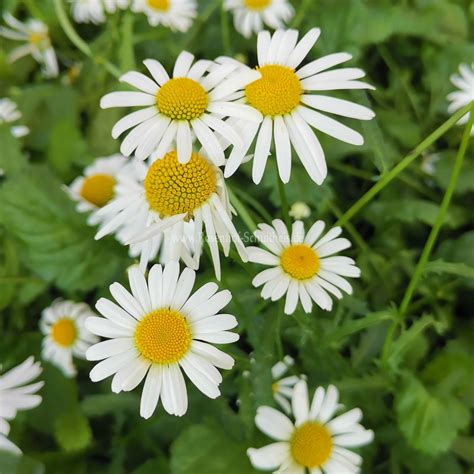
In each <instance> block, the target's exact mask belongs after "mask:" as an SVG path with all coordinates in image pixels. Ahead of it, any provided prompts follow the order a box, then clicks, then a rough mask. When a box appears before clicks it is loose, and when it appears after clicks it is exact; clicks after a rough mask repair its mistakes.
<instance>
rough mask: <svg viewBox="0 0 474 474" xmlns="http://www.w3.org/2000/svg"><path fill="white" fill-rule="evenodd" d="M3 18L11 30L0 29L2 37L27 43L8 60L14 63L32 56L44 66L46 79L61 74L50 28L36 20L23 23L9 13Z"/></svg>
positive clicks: (10, 55)
mask: <svg viewBox="0 0 474 474" xmlns="http://www.w3.org/2000/svg"><path fill="white" fill-rule="evenodd" d="M3 18H4V20H5V22H6V23H7V25H8V26H9V27H10V28H4V27H3V26H2V27H0V36H3V37H5V38H8V39H11V40H15V41H23V42H25V44H24V45H23V46H19V47H18V48H15V49H13V50H12V52H11V53H10V54H9V56H8V60H9V61H10V62H11V63H13V62H15V61H16V60H18V59H20V58H22V57H23V56H27V55H29V54H31V56H33V58H34V59H35V61H37V62H38V63H39V64H41V65H42V66H43V75H44V76H45V77H56V76H57V75H58V74H59V69H58V61H57V59H56V53H55V52H54V49H53V47H52V46H51V41H50V38H49V34H48V27H47V26H46V25H45V24H44V23H43V22H42V21H40V20H34V19H31V20H28V21H26V22H25V23H22V22H20V21H18V20H17V19H16V18H14V17H13V16H12V15H10V14H9V13H5V14H4V15H3Z"/></svg>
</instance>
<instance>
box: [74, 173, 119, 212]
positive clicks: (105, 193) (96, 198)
mask: <svg viewBox="0 0 474 474" xmlns="http://www.w3.org/2000/svg"><path fill="white" fill-rule="evenodd" d="M114 187H115V178H114V177H113V176H110V175H108V174H93V175H91V176H87V177H86V178H84V182H83V183H82V188H81V191H80V195H81V197H82V198H83V199H85V200H86V201H88V202H90V203H91V204H94V206H96V207H102V206H105V205H106V204H107V203H108V202H109V201H110V200H111V199H112V197H113V195H114Z"/></svg>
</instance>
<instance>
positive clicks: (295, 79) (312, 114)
mask: <svg viewBox="0 0 474 474" xmlns="http://www.w3.org/2000/svg"><path fill="white" fill-rule="evenodd" d="M319 34H320V30H319V28H313V29H311V30H310V31H309V32H308V33H307V34H306V35H305V36H304V37H303V38H302V39H301V40H300V41H299V42H298V43H297V41H298V31H296V30H286V31H285V30H277V31H276V32H275V33H274V34H273V36H270V33H269V32H268V31H263V32H261V33H259V35H258V41H257V56H258V67H257V70H258V72H260V74H261V75H262V77H261V78H260V79H257V80H255V81H254V82H252V83H251V84H249V85H247V87H246V88H245V93H244V101H245V103H247V104H249V105H250V106H252V107H253V108H254V109H255V110H256V111H259V112H260V113H261V114H262V115H263V117H264V119H263V121H262V122H261V123H259V124H257V123H253V122H252V123H246V124H238V125H237V126H238V127H239V128H240V129H241V130H242V137H243V141H244V147H243V148H242V147H239V148H234V149H233V150H232V153H231V155H230V157H229V160H228V162H227V165H226V170H225V177H228V176H230V175H232V174H233V173H234V172H235V170H236V169H237V168H238V167H239V166H240V164H241V163H242V160H243V158H244V156H245V154H246V153H247V151H248V149H249V148H250V146H251V145H252V143H253V142H254V139H255V137H256V144H255V151H254V158H253V169H252V177H253V180H254V182H255V183H259V182H260V181H261V179H262V176H263V173H264V170H265V166H266V163H267V159H268V156H269V155H270V148H271V145H272V143H274V145H275V156H276V162H277V165H278V171H279V174H280V178H281V180H282V181H283V182H284V183H287V182H288V181H289V179H290V173H291V147H292V146H293V148H294V150H295V152H296V154H297V155H298V157H299V159H300V160H301V162H302V163H303V166H304V167H305V169H306V171H307V172H308V174H309V176H310V177H311V179H312V180H313V181H315V182H316V183H317V184H321V183H322V182H323V181H324V178H325V177H326V175H327V166H326V160H325V157H324V151H323V149H322V147H321V145H320V143H319V140H318V138H317V136H316V134H315V133H314V131H313V129H312V128H315V129H317V130H319V131H321V132H323V133H326V134H327V135H330V136H332V137H334V138H337V139H338V140H341V141H343V142H346V143H351V144H353V145H362V144H363V143H364V139H363V137H362V135H361V134H360V133H358V132H356V131H355V130H352V129H351V128H349V127H347V126H346V125H343V124H341V123H340V122H338V121H336V120H334V119H333V118H330V117H328V116H326V115H324V114H321V113H320V112H318V111H317V110H320V111H322V112H328V113H330V114H335V115H341V116H343V117H350V118H355V119H359V120H370V119H371V118H373V117H374V113H373V112H372V111H371V110H370V109H368V108H367V107H363V106H361V105H357V104H354V103H353V102H349V101H347V100H342V99H336V98H333V97H329V96H326V95H319V94H318V95H316V94H314V92H315V91H331V90H339V89H341V90H342V89H373V87H372V86H370V85H368V84H365V83H363V82H360V81H357V80H356V79H360V78H362V77H364V76H365V73H364V71H362V69H357V68H342V69H335V70H331V71H327V69H330V68H332V67H334V66H336V65H338V64H341V63H343V62H346V61H348V60H349V59H351V57H352V56H351V55H350V54H348V53H336V54H330V55H329V56H324V57H322V58H319V59H316V60H315V61H311V62H309V63H308V64H306V65H305V66H303V67H300V68H299V66H300V64H301V62H302V61H303V60H304V58H305V57H306V56H307V54H308V53H309V51H310V50H311V48H312V47H313V45H314V44H315V42H316V41H317V39H318V37H319ZM314 109H317V110H314Z"/></svg>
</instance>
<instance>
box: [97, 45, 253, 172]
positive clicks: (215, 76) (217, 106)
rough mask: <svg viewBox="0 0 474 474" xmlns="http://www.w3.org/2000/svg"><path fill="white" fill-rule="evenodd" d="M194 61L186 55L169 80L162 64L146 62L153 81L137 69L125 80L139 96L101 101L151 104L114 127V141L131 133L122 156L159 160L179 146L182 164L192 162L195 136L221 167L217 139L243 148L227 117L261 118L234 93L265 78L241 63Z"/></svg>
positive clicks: (118, 94) (131, 94)
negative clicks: (225, 118)
mask: <svg viewBox="0 0 474 474" xmlns="http://www.w3.org/2000/svg"><path fill="white" fill-rule="evenodd" d="M193 61H194V56H193V55H192V54H190V53H188V52H186V51H184V52H182V53H181V54H180V55H179V56H178V59H177V60H176V64H175V66H174V70H173V78H172V79H170V77H169V76H168V73H167V72H166V71H165V69H164V68H163V66H162V65H161V63H159V62H158V61H156V60H154V59H147V60H145V61H144V64H145V66H146V67H147V69H148V70H149V71H150V74H151V75H152V77H153V79H154V80H152V79H150V78H149V77H147V76H145V75H143V74H140V73H138V72H135V71H131V72H127V73H126V74H124V75H123V76H122V77H121V79H120V80H121V81H122V82H125V83H127V84H130V85H131V86H133V87H135V88H136V89H138V90H140V92H111V93H109V94H107V95H105V96H104V97H102V100H101V101H100V106H101V107H102V108H103V109H106V108H110V107H137V106H147V107H146V108H143V109H140V110H138V111H136V112H133V113H131V114H128V115H126V116H125V117H123V118H122V119H121V120H119V121H118V122H117V123H116V124H115V126H114V128H113V129H112V136H113V137H114V138H117V137H119V136H120V135H121V134H122V133H123V132H125V131H126V130H129V129H132V131H131V132H130V133H129V134H128V135H127V137H126V138H125V139H124V140H123V142H122V146H121V147H120V151H121V152H122V154H123V155H125V156H130V155H131V154H132V153H133V152H135V156H136V157H138V158H140V159H146V158H148V157H149V156H150V155H151V154H152V153H153V152H154V156H155V157H156V156H158V157H162V156H164V154H165V153H166V152H168V151H169V150H170V149H171V146H172V144H173V143H174V142H176V147H177V150H178V158H179V161H180V162H181V163H186V162H188V161H189V159H190V158H191V154H192V145H193V133H194V134H195V135H196V137H197V140H198V141H199V142H200V143H201V145H202V146H203V147H204V149H205V150H206V152H207V154H208V156H209V158H210V159H211V160H212V161H213V162H214V163H215V164H216V165H217V166H221V165H223V164H224V162H225V157H224V150H223V148H222V145H221V144H220V142H219V139H218V137H225V138H227V139H228V140H229V141H230V142H231V143H232V144H234V145H235V146H237V145H238V146H242V140H241V138H240V136H239V134H238V133H237V132H236V131H235V130H234V128H232V127H231V126H229V125H228V124H227V123H226V122H225V121H224V120H223V118H224V117H229V116H234V117H240V118H241V119H243V120H249V121H253V122H255V123H258V122H259V121H260V120H261V114H260V112H258V111H257V110H255V109H253V108H252V107H249V106H248V105H245V104H240V103H236V102H233V101H232V100H233V95H235V94H237V95H239V91H241V90H242V89H243V87H245V85H247V84H248V83H249V82H251V81H253V80H255V79H256V78H258V77H260V74H259V73H258V72H257V71H252V70H250V69H248V68H247V69H244V68H243V66H242V65H241V64H240V63H238V62H237V61H229V62H226V63H225V64H216V63H213V62H212V61H206V60H200V61H197V62H196V63H194V65H193ZM211 67H212V71H211V72H209V73H207V74H206V71H207V70H208V69H210V68H211Z"/></svg>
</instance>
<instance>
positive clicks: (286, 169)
mask: <svg viewBox="0 0 474 474" xmlns="http://www.w3.org/2000/svg"><path fill="white" fill-rule="evenodd" d="M273 128H274V138H275V153H276V160H277V164H278V173H279V175H280V179H281V180H282V181H283V182H284V183H288V181H289V180H290V175H291V144H290V135H289V133H288V129H287V128H286V125H285V121H284V120H283V118H282V116H281V115H277V116H276V117H274V122H273Z"/></svg>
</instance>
